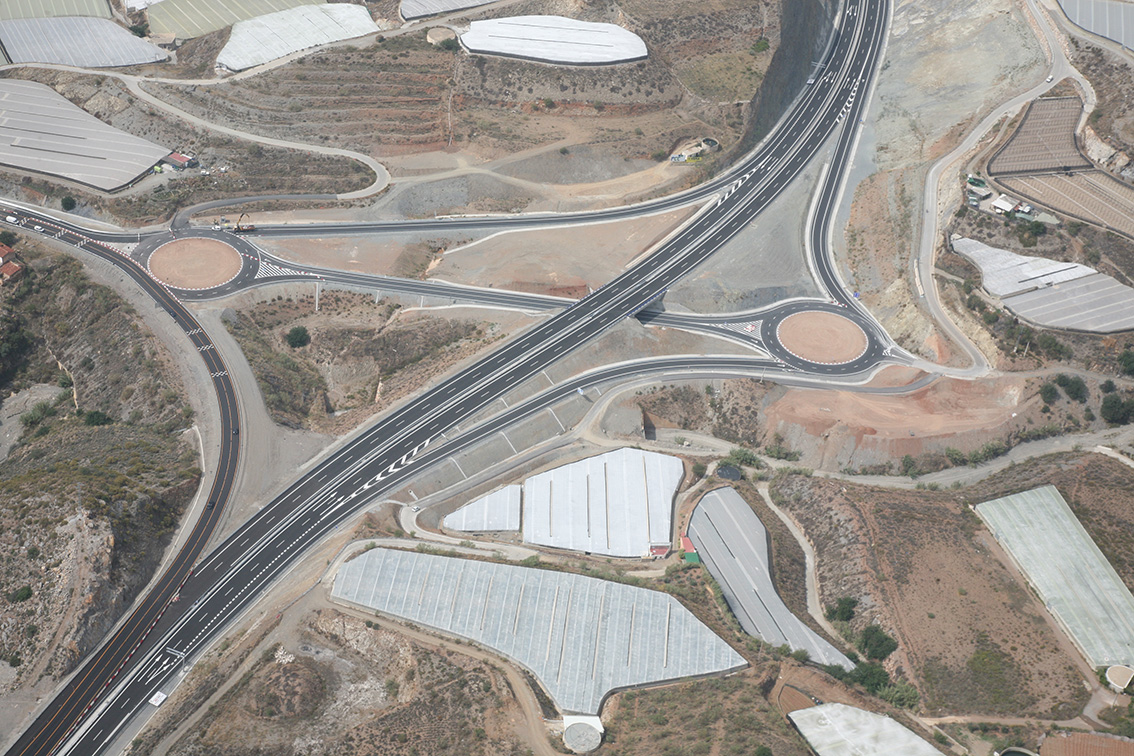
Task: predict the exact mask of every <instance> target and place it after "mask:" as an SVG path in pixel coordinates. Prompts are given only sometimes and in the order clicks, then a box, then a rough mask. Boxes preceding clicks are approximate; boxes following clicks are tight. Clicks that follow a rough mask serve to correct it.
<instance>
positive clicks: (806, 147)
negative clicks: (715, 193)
mask: <svg viewBox="0 0 1134 756" xmlns="http://www.w3.org/2000/svg"><path fill="white" fill-rule="evenodd" d="M846 8H847V14H846V15H845V16H844V17H843V18H841V19H840V22H841V23H840V30H839V33H838V37H837V41H836V42H835V44H834V45H833V46H832V48H831V52H830V55H829V58H828V61H827V68H826V71H827V73H826V75H824V76H823V77H822V78H821V79H820V80H819V81H817V82H816V83H815V85H814V86H812V87H810V88H808V89H807V90H806V91H805V93H804V95H803V96H802V97H801V98H800V99H799V100H798V101H797V103H796V105H795V106H794V107H793V109H792V110H791V111H790V112H789V113H788V114H787V115H786V116H785V118H784V119H783V120H781V122H780V123H779V124H777V126H776V128H775V129H774V130H773V131H772V133H771V134H770V135H769V137H768V138H767V139H766V140H765V142H764V143H763V145H762V146H761V148H760V149H759V150H757V151H756V152H755V153H754V154H753V155H752V156H750V157H749V158H747V159H746V160H745V161H743V162H742V163H741V165H740V167H739V168H738V172H739V173H741V174H742V175H740V176H739V177H738V178H735V179H734V180H732V182H731V183H729V184H728V185H727V186H725V187H722V191H721V195H720V197H719V199H717V200H716V201H715V202H714V204H713V205H712V207H711V209H710V210H709V211H708V212H705V213H702V214H701V215H700V216H699V217H698V218H697V219H696V220H695V221H694V222H693V223H691V224H689V225H688V226H686V227H685V228H684V229H682V230H681V231H680V232H678V233H677V234H675V235H674V236H673V237H672V238H671V239H670V240H669V241H667V242H666V243H664V244H662V245H661V246H660V247H659V248H658V249H657V250H655V251H654V252H653V253H651V254H650V255H649V256H648V257H646V258H645V259H644V260H643V261H642V262H641V263H639V264H638V265H636V266H634V267H632V268H631V269H629V270H627V271H626V272H624V273H623V274H622V275H620V276H618V277H617V278H616V279H614V280H613V281H612V282H610V283H609V284H607V285H606V286H603V287H602V288H600V289H598V290H597V291H595V292H594V293H592V294H590V295H588V296H587V297H585V298H583V299H582V300H580V301H578V302H576V303H574V304H573V305H572V306H570V307H568V308H567V309H565V310H563V311H561V312H559V313H558V314H556V315H554V316H553V317H551V318H549V319H548V320H546V321H545V322H543V323H541V324H539V325H537V326H535V327H533V328H531V329H529V330H528V331H526V332H524V333H523V334H521V335H520V336H519V337H517V338H516V339H514V340H512V341H510V342H508V343H506V344H504V345H502V346H501V347H499V348H497V349H496V350H494V351H493V352H491V353H489V354H488V355H487V356H485V357H484V358H482V359H481V360H480V361H478V362H477V363H475V364H473V365H470V366H468V367H466V368H465V369H463V370H462V371H460V372H459V373H457V374H455V375H452V376H450V377H449V378H447V379H445V380H442V381H440V382H439V383H437V384H436V385H435V386H433V387H432V388H431V389H430V390H428V391H426V392H425V393H423V394H421V395H419V396H418V397H416V398H415V399H413V400H411V401H409V402H407V403H406V404H404V405H403V406H401V407H400V408H398V409H397V410H395V411H394V412H392V413H390V414H389V415H387V416H386V417H385V418H383V419H382V420H381V421H379V422H378V423H376V424H375V425H374V426H372V427H371V428H369V429H367V430H366V431H364V432H363V433H361V434H360V435H359V436H357V437H356V438H355V439H353V440H351V441H350V442H349V443H348V444H346V445H345V446H344V447H343V448H341V449H340V450H338V451H337V452H336V453H335V454H333V455H332V456H330V457H329V458H327V459H326V460H324V461H323V462H322V463H321V464H319V465H317V466H316V467H315V468H313V469H312V470H310V471H309V472H308V473H306V474H305V475H303V476H302V477H301V478H300V479H299V480H297V481H296V482H295V483H294V484H293V485H292V486H290V487H289V488H288V489H287V490H285V491H284V492H283V493H281V494H280V495H279V496H278V497H277V498H276V499H274V500H273V501H272V502H271V503H269V504H268V505H266V506H265V507H264V508H263V509H261V510H260V511H259V512H258V513H257V514H256V515H254V516H253V517H252V518H251V519H250V520H248V521H247V522H246V523H244V525H242V526H241V527H240V528H239V529H237V531H236V532H235V533H233V534H232V535H231V536H230V537H229V538H227V539H226V540H225V541H224V542H223V543H222V544H220V545H219V546H218V547H217V548H216V549H215V550H214V551H213V552H212V553H211V554H209V555H208V556H207V557H206V558H205V559H204V560H203V561H202V562H201V563H199V564H198V565H197V567H196V569H195V570H194V572H193V574H192V576H191V578H190V579H189V580H188V581H187V582H186V583H185V584H184V586H183V588H182V589H181V597H182V600H181V601H180V602H179V603H176V604H167V610H166V611H165V613H164V614H163V615H162V616H161V617H160V618H159V619H158V620H157V622H156V626H154V629H153V631H152V632H151V633H150V634H149V635H148V637H146V638H145V640H144V641H143V642H142V644H141V645H140V646H139V647H137V650H136V651H135V650H134V649H133V648H131V649H130V650H129V651H124V652H123V653H125V654H126V657H127V658H129V659H130V660H131V661H130V663H129V664H127V665H126V666H124V667H122V668H121V673H119V672H118V670H117V669H116V670H113V671H112V674H111V676H110V677H109V678H103V680H104V681H102V685H101V687H97V689H93V690H92V689H91V688H87V689H85V690H86V693H85V694H84V695H79V694H78V693H77V692H76V691H72V690H68V691H65V693H64V694H63V695H61V696H59V697H58V698H57V699H56V700H55V701H53V702H52V704H51V705H50V706H49V707H48V710H47V711H45V712H44V714H43V715H42V716H41V717H40V718H39V719H37V720H36V722H35V723H34V724H33V726H32V727H31V728H30V729H29V730H28V731H27V732H25V733H24V734H23V735H22V736H21V738H20V739H19V740H18V741H17V743H16V744H15V746H14V747H13V748H12V749H11V750H10V751H9V753H10V754H13V755H18V756H30V754H48V753H51V752H53V751H57V750H58V751H60V752H67V753H78V754H83V756H88V755H92V756H93V754H98V753H100V752H101V751H102V750H103V749H104V748H105V747H106V745H107V744H108V743H110V742H111V741H112V740H113V738H114V737H115V735H116V734H117V733H118V732H119V730H120V729H121V727H122V726H123V725H124V723H125V722H126V721H128V720H129V718H130V717H131V716H133V714H134V713H135V712H137V711H138V710H139V709H140V708H141V707H144V706H145V705H146V701H147V700H148V699H149V697H150V696H151V695H152V694H153V692H154V691H155V690H157V689H159V688H160V687H161V686H162V685H164V684H165V683H166V681H167V680H169V679H170V678H171V677H172V676H173V675H174V674H176V672H177V671H178V670H179V669H180V667H181V662H182V660H183V659H184V658H185V657H186V656H187V655H188V656H192V655H193V654H196V653H197V652H199V651H200V650H201V649H203V648H204V647H205V645H206V644H207V643H209V642H210V641H211V639H212V638H214V637H215V636H216V635H217V634H219V633H220V632H221V631H222V630H223V629H224V628H225V627H227V626H228V624H229V623H230V622H231V621H232V620H233V619H234V618H236V617H238V616H240V615H241V613H242V612H244V611H245V610H246V609H247V608H248V607H250V606H252V605H253V604H254V602H255V601H256V600H257V598H258V597H259V596H260V595H261V594H262V592H263V591H264V590H265V589H267V588H268V587H269V586H270V585H272V584H273V583H274V582H275V581H276V580H277V579H279V578H280V577H281V576H282V575H284V574H286V572H287V570H288V569H289V567H290V566H291V565H292V564H293V563H294V562H295V561H296V560H297V559H298V558H299V557H300V556H301V555H302V554H304V553H305V552H306V551H307V549H308V548H310V547H311V545H313V544H314V543H317V542H318V541H319V540H320V539H321V538H323V537H324V536H326V535H327V534H328V533H329V532H331V531H332V530H333V529H334V528H335V527H336V526H337V525H338V524H340V523H342V522H343V521H344V520H346V519H347V518H349V517H351V516H352V515H354V514H355V513H356V512H358V511H359V510H360V509H362V508H364V507H366V506H367V505H368V504H369V503H370V502H372V501H373V500H374V499H375V498H379V497H382V496H384V495H386V494H388V492H390V491H392V490H395V489H397V488H399V487H401V486H402V485H404V483H405V482H406V481H407V480H408V479H409V478H411V477H412V476H414V475H416V474H418V473H420V472H421V471H422V470H423V469H425V467H426V466H427V465H429V464H433V463H435V462H437V461H438V460H440V459H447V458H448V455H449V454H452V453H453V449H452V448H449V447H444V448H446V451H445V452H441V449H442V448H443V447H442V446H441V444H440V443H439V440H440V439H442V438H444V436H443V433H444V432H445V431H446V430H449V429H451V428H453V427H454V426H455V425H457V424H458V423H461V422H465V421H467V420H468V419H469V418H471V417H474V416H476V415H477V414H478V413H480V412H482V411H483V410H484V409H485V408H487V407H488V406H490V405H491V404H492V403H493V402H494V401H496V399H497V398H498V397H500V396H501V395H503V394H505V393H506V392H508V391H510V390H511V389H512V388H514V387H515V386H517V385H519V384H521V383H523V382H524V381H526V380H528V379H529V378H531V377H533V376H535V375H537V374H538V373H539V372H540V371H541V370H543V369H545V368H546V367H547V366H548V365H550V364H552V363H553V362H555V361H556V360H558V359H559V358H561V357H562V356H564V355H565V354H567V353H569V352H571V351H573V350H575V349H577V348H578V347H580V346H581V345H583V344H585V343H587V342H589V341H590V340H592V339H594V338H595V337H597V336H598V335H599V334H601V333H603V332H605V331H606V330H607V329H608V328H610V327H611V326H613V325H614V324H616V323H618V322H620V321H621V320H622V319H623V318H625V317H627V316H629V315H634V314H636V313H638V312H640V311H642V310H643V309H645V308H646V307H648V306H649V305H651V304H652V303H654V302H655V301H657V300H658V299H659V298H661V297H662V296H663V295H664V293H665V292H666V290H667V289H668V287H669V286H671V285H672V284H673V283H674V282H676V281H678V280H680V279H681V277H683V276H685V275H686V274H688V273H689V271H691V270H692V269H694V268H695V267H696V266H697V265H699V264H700V263H701V262H703V261H704V260H706V259H707V258H708V257H709V256H710V255H711V254H712V253H713V252H714V251H716V250H717V249H719V248H720V246H721V245H723V244H724V243H725V242H727V241H729V240H730V239H731V238H733V237H734V236H735V235H736V234H737V233H738V232H739V231H740V230H741V229H742V228H744V227H745V226H747V225H748V224H749V223H750V222H751V220H752V219H753V218H754V217H755V216H756V215H757V214H759V213H760V212H761V211H762V210H764V208H766V207H767V206H768V205H769V203H771V202H772V201H773V200H775V199H776V198H777V197H778V196H779V195H780V194H781V193H782V191H783V190H784V188H785V187H786V186H787V185H788V184H789V183H790V182H791V181H792V180H793V179H794V178H795V176H796V175H797V174H798V173H799V171H800V170H801V169H802V168H803V167H804V166H805V165H806V164H807V163H808V162H809V161H810V159H811V157H812V156H813V155H814V154H815V152H817V151H818V150H819V148H820V147H821V145H823V144H824V143H825V142H826V140H827V139H828V137H829V136H830V134H831V133H832V132H833V131H834V130H835V129H837V128H839V127H840V125H842V124H843V122H844V119H846V115H847V108H848V107H849V105H850V104H853V102H854V100H855V97H856V93H857V92H859V91H860V88H861V87H862V86H863V84H864V83H865V82H867V81H869V80H870V79H871V78H872V77H873V75H874V72H875V71H876V70H877V66H878V62H879V59H880V56H881V50H882V48H883V43H884V36H885V30H886V28H887V24H888V16H889V5H888V4H887V3H886V2H885V1H884V0H848V2H847V3H846ZM733 175H734V176H735V175H736V174H735V173H734V174H733ZM130 264H131V265H134V263H130ZM686 359H688V360H692V361H693V363H694V364H692V365H690V364H689V363H688V362H686V363H684V365H685V366H687V367H688V368H689V369H690V370H692V371H701V372H703V371H704V370H706V369H713V366H716V367H717V368H720V369H725V368H723V367H722V365H721V363H717V362H714V359H713V358H705V357H693V358H686ZM734 359H739V362H738V363H736V364H743V366H744V369H745V370H747V371H749V372H750V371H751V369H752V368H753V367H754V366H755V365H758V364H759V363H758V361H753V360H752V359H751V358H734ZM662 364H667V365H668V367H669V368H670V369H677V368H678V366H681V365H682V364H683V363H681V361H680V358H678V359H674V360H671V361H670V362H669V363H664V361H662ZM705 365H709V368H706V367H705ZM763 369H766V370H769V371H777V370H781V369H782V368H780V366H779V365H778V363H776V362H775V361H774V360H769V361H768V364H765V365H764V366H763ZM620 370H640V366H633V367H631V368H627V367H625V366H624V367H622V368H618V367H616V368H612V371H613V372H611V373H610V375H611V376H612V377H613V378H618V377H619V376H620V375H634V374H637V373H634V372H625V373H621V372H619V371H620ZM800 379H805V377H804V376H802V375H801V376H800ZM811 380H813V379H811ZM559 390H561V391H562V390H570V389H569V385H568V387H564V388H561V389H559ZM506 422H512V418H511V417H510V415H509V413H508V412H505V413H502V415H501V416H500V417H498V418H494V419H493V420H492V421H490V422H489V423H486V424H483V425H482V426H481V427H482V428H484V427H486V426H487V427H491V425H492V423H497V424H500V423H506ZM487 432H490V431H487ZM461 438H462V439H464V436H462V437H461ZM454 442H456V440H455V441H454ZM471 442H472V441H464V440H462V441H461V443H471ZM431 446H434V447H436V448H435V449H429V447H431ZM109 646H113V647H115V650H114V652H115V653H117V652H118V649H119V646H118V644H109ZM108 653H110V652H109V651H108ZM96 661H97V660H92V662H89V663H88V664H86V665H84V666H83V668H82V669H81V670H80V672H79V677H80V678H81V679H83V680H91V681H94V679H95V678H96V677H98V676H99V672H98V669H97V668H96V667H95V666H93V665H94V664H95V662H96ZM119 674H120V676H119V677H118V684H116V685H111V680H113V679H114V675H119ZM92 687H95V686H92ZM107 688H109V691H108V692H106V694H105V695H103V691H104V690H105V689H107ZM92 707H93V709H92ZM89 709H90V710H92V713H91V715H90V716H84V714H85V712H86V711H87V710H89ZM72 729H73V733H72V735H71V736H70V737H69V738H67V737H66V733H67V732H68V731H72Z"/></svg>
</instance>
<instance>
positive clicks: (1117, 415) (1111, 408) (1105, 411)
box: [1099, 394, 1134, 425]
mask: <svg viewBox="0 0 1134 756" xmlns="http://www.w3.org/2000/svg"><path fill="white" fill-rule="evenodd" d="M1099 415H1100V416H1101V417H1102V419H1103V420H1106V421H1107V422H1108V423H1113V424H1115V425H1125V424H1126V423H1128V422H1130V419H1131V417H1134V399H1126V400H1123V398H1122V397H1121V396H1119V395H1118V394H1107V395H1106V396H1104V397H1103V400H1102V404H1100V405H1099Z"/></svg>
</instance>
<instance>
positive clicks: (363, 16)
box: [217, 3, 378, 71]
mask: <svg viewBox="0 0 1134 756" xmlns="http://www.w3.org/2000/svg"><path fill="white" fill-rule="evenodd" d="M376 31H378V25H377V24H375V23H374V20H373V19H371V18H370V13H369V12H368V11H367V10H366V8H365V7H363V6H361V5H345V4H340V3H334V4H328V5H301V6H299V7H298V8H289V9H288V10H282V11H278V12H276V13H268V14H267V15H264V16H257V17H256V18H250V19H248V20H247V21H238V22H237V23H236V24H234V25H233V27H232V34H231V36H229V38H228V43H227V44H225V46H224V49H223V50H221V51H220V55H218V56H217V64H218V65H221V66H224V67H225V68H227V69H228V70H230V71H243V70H244V69H246V68H252V67H254V66H260V65H263V64H264V63H269V62H271V61H273V60H276V59H278V58H283V57H285V56H287V55H291V54H292V53H296V52H299V51H300V50H306V49H308V48H310V47H318V46H319V45H326V44H330V43H331V42H338V41H340V40H344V39H353V38H354V37H361V36H364V35H366V34H373V33H374V32H376Z"/></svg>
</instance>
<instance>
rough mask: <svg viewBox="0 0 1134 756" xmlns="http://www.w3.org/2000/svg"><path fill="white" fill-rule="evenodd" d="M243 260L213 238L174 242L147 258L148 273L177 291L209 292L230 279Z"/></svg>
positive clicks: (162, 246)
mask: <svg viewBox="0 0 1134 756" xmlns="http://www.w3.org/2000/svg"><path fill="white" fill-rule="evenodd" d="M242 266H243V258H242V257H241V256H240V253H239V252H237V251H236V249H234V248H233V247H232V246H231V245H229V244H225V243H224V242H222V241H217V240H216V239H177V240H175V241H171V242H167V243H165V244H163V245H161V246H160V247H158V248H157V249H155V250H154V253H153V254H152V255H150V262H149V268H150V273H152V274H153V275H154V277H155V278H157V279H158V280H159V281H161V282H163V283H165V284H167V285H169V286H173V287H174V288H177V289H210V288H212V287H214V286H220V285H221V284H223V283H225V282H226V281H230V280H232V278H233V277H235V276H236V274H237V273H239V272H240V268H241V267H242Z"/></svg>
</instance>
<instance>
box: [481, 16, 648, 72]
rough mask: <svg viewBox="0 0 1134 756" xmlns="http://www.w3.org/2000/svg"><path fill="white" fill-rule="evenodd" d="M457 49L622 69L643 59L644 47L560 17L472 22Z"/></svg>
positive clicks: (611, 30) (624, 33)
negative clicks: (623, 65) (461, 46)
mask: <svg viewBox="0 0 1134 756" xmlns="http://www.w3.org/2000/svg"><path fill="white" fill-rule="evenodd" d="M461 44H462V45H464V46H465V49H467V50H468V51H469V52H474V53H482V54H485V55H502V56H504V57H509V58H524V59H525V60H536V61H540V62H542V63H562V64H565V65H576V66H595V65H610V64H613V63H626V62H629V61H633V60H641V59H643V58H645V57H646V55H647V50H646V43H645V42H643V41H642V38H641V37H639V36H638V35H637V34H635V33H634V32H632V31H629V30H627V29H623V28H622V27H621V26H617V25H615V24H596V23H592V22H590V21H577V20H575V19H573V18H564V17H563V16H514V17H512V18H493V19H489V20H487V21H473V22H472V24H470V26H469V30H468V31H467V32H465V33H464V34H462V35H461Z"/></svg>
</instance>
